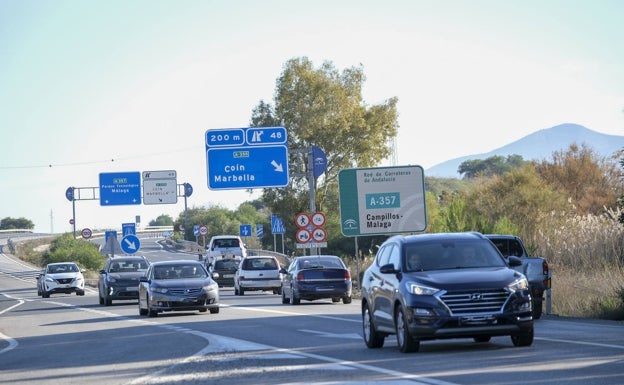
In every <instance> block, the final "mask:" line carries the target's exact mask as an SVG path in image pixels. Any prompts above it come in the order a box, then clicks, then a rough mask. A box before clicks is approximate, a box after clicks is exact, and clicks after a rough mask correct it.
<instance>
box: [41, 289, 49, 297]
mask: <svg viewBox="0 0 624 385" xmlns="http://www.w3.org/2000/svg"><path fill="white" fill-rule="evenodd" d="M41 296H42V297H43V298H50V293H48V292H47V291H45V290H44V291H43V292H42V293H41Z"/></svg>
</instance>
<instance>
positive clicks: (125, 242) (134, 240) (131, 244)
mask: <svg viewBox="0 0 624 385" xmlns="http://www.w3.org/2000/svg"><path fill="white" fill-rule="evenodd" d="M140 248H141V241H139V238H138V237H137V236H136V235H133V234H128V235H126V236H124V237H123V238H121V249H122V250H123V252H124V253H126V254H134V253H136V252H137V251H139V249H140Z"/></svg>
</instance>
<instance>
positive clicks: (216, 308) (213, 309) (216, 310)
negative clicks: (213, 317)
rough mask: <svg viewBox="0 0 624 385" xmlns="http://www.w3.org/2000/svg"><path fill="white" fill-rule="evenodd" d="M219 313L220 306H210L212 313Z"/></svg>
mask: <svg viewBox="0 0 624 385" xmlns="http://www.w3.org/2000/svg"><path fill="white" fill-rule="evenodd" d="M218 313H219V308H218V307H211V308H210V314H218Z"/></svg>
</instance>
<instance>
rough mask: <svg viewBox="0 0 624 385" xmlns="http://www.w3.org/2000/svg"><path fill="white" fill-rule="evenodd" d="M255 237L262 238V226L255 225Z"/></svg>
mask: <svg viewBox="0 0 624 385" xmlns="http://www.w3.org/2000/svg"><path fill="white" fill-rule="evenodd" d="M256 237H258V238H262V237H264V227H262V225H256Z"/></svg>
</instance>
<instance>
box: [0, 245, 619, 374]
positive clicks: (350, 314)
mask: <svg viewBox="0 0 624 385" xmlns="http://www.w3.org/2000/svg"><path fill="white" fill-rule="evenodd" d="M141 244H142V246H141V251H140V252H141V254H144V255H146V256H147V257H148V258H149V259H150V260H161V259H181V258H184V259H195V258H196V255H195V254H185V253H181V252H171V250H166V249H162V248H161V246H160V245H159V244H158V243H156V240H155V239H151V240H150V239H143V240H142V243H141ZM35 273H36V269H35V268H34V267H33V266H30V265H28V264H24V263H23V262H21V261H18V260H16V259H15V258H14V257H12V256H10V255H7V254H0V382H1V383H2V384H11V385H17V384H19V385H26V384H28V385H30V384H37V385H41V384H55V385H56V384H92V385H95V384H107V385H108V384H123V385H141V384H181V385H190V384H228V385H232V384H233V385H237V384H245V385H252V384H253V385H256V384H325V385H327V384H373V383H374V384H388V385H390V384H391V385H403V384H412V385H413V384H430V385H450V384H462V385H468V384H484V385H506V384H532V385H541V384H565V385H590V384H600V385H610V384H612V385H621V384H623V383H624V370H623V369H624V324H622V323H618V322H607V321H595V320H593V321H592V320H578V319H576V320H573V319H564V318H560V317H555V316H544V317H543V318H542V319H540V320H538V321H536V329H535V330H536V332H535V334H536V338H535V342H534V343H533V345H532V346H531V347H527V348H516V347H514V346H513V344H512V343H511V341H510V339H509V337H495V338H492V340H491V341H490V342H488V343H479V344H477V343H474V342H473V341H472V340H469V339H456V340H444V341H426V342H423V343H421V349H420V351H419V352H417V353H413V354H402V353H400V352H399V351H398V348H397V346H396V343H395V341H394V337H392V336H391V337H388V338H387V339H386V344H385V346H384V347H383V348H381V349H367V348H366V346H365V345H364V342H363V340H362V337H361V334H362V333H361V315H360V301H359V300H354V301H353V302H352V303H351V304H349V305H344V304H342V303H331V301H315V302H305V301H304V302H302V304H301V305H296V306H295V305H284V304H282V303H281V298H280V296H278V295H273V294H270V293H261V292H251V293H247V294H245V296H242V297H241V296H234V292H233V290H232V289H231V288H223V289H222V291H221V303H222V307H221V311H220V313H219V314H210V313H198V312H188V313H164V314H160V315H159V316H158V317H156V318H149V317H141V316H139V314H138V307H137V303H136V301H117V302H113V306H102V305H99V304H98V296H97V291H93V290H90V291H88V292H87V294H86V295H85V296H84V297H80V296H76V295H65V294H56V295H52V296H51V297H50V298H47V299H43V298H41V297H38V296H37V291H36V286H35Z"/></svg>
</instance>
